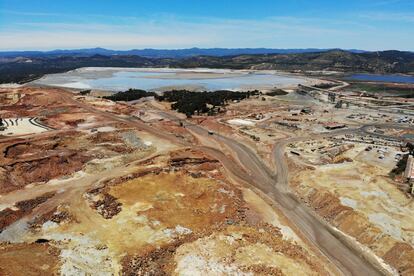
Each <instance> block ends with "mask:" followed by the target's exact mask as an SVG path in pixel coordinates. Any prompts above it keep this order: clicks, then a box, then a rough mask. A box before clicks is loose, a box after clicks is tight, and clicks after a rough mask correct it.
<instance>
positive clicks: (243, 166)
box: [6, 91, 384, 275]
mask: <svg viewBox="0 0 414 276" xmlns="http://www.w3.org/2000/svg"><path fill="white" fill-rule="evenodd" d="M61 96H62V100H64V101H68V102H71V103H73V104H74V105H76V106H78V107H81V108H83V109H85V110H87V111H89V112H91V113H94V114H98V115H100V116H103V117H105V118H108V119H110V120H113V121H117V122H122V123H124V124H127V125H129V126H131V127H134V128H137V129H139V130H143V131H146V132H149V133H151V134H152V135H154V136H156V137H158V138H161V139H165V140H168V141H170V142H172V143H174V144H176V145H179V146H183V147H196V148H198V149H200V150H202V151H204V152H205V153H206V154H209V155H211V156H212V157H214V158H216V159H218V160H219V161H220V162H221V163H222V165H223V166H224V168H225V169H226V170H227V172H228V173H229V174H230V175H231V177H232V178H234V179H238V180H241V181H243V182H245V183H247V184H249V185H252V186H254V187H256V188H258V189H260V190H261V191H262V192H263V193H265V194H266V195H267V196H268V197H269V198H270V199H272V200H273V201H274V202H275V203H276V204H277V206H278V207H279V209H280V210H281V211H282V212H283V213H284V215H285V216H286V217H287V218H288V219H289V220H290V221H291V222H292V223H293V224H294V225H296V227H297V228H298V229H300V231H301V232H302V234H303V235H304V236H305V237H306V238H307V239H308V240H309V241H310V242H311V243H313V244H314V245H315V246H316V247H317V248H319V250H320V251H321V252H322V253H323V254H324V255H325V256H326V257H327V258H328V259H329V260H330V261H331V262H332V263H333V264H334V265H335V266H336V267H337V268H338V270H339V271H340V272H342V273H343V274H344V275H381V274H384V273H383V272H382V271H381V270H380V268H379V267H375V266H373V265H372V264H371V263H370V262H368V261H366V260H365V259H364V258H362V257H361V256H360V254H359V252H357V251H356V250H355V249H354V248H352V247H351V246H350V245H349V244H347V243H345V242H343V241H342V240H341V239H339V238H338V236H337V235H336V233H335V231H334V230H333V229H332V227H330V226H329V225H328V224H326V223H325V222H323V221H322V220H321V219H320V218H319V217H318V216H317V215H316V214H315V213H314V212H313V211H312V210H311V209H309V208H308V207H307V206H306V205H305V204H304V203H302V202H301V201H300V200H298V199H297V198H296V196H294V195H293V193H292V192H291V191H290V189H289V186H288V167H287V162H286V157H285V146H286V145H287V144H288V143H291V142H295V141H300V140H306V139H316V138H320V137H323V136H336V135H340V134H345V133H361V134H366V133H365V131H366V129H362V128H360V129H350V130H340V131H336V132H331V133H329V134H322V135H314V136H312V137H303V138H293V139H285V140H282V141H280V142H279V143H277V144H276V145H275V147H274V150H273V157H274V160H275V161H274V162H275V165H276V168H277V174H276V173H274V172H272V171H271V170H270V169H269V167H268V166H267V165H266V164H264V163H263V161H262V160H261V159H260V158H259V157H258V156H257V154H256V153H255V152H254V151H253V150H252V149H250V148H249V147H248V146H246V145H244V144H242V143H240V142H238V141H235V140H233V139H231V138H229V137H226V136H223V135H220V134H214V135H209V133H208V130H206V129H204V128H202V127H200V126H198V125H195V124H191V123H189V122H185V127H186V129H188V130H189V131H190V132H191V133H192V134H193V135H194V136H196V137H197V138H198V140H199V142H200V144H201V145H199V146H197V145H192V144H189V143H188V142H186V141H184V140H183V139H181V138H179V137H176V136H175V135H174V134H172V133H169V132H166V131H164V130H162V129H155V128H153V127H151V126H149V125H147V124H145V123H144V122H142V121H139V120H138V119H136V118H133V117H121V116H118V115H115V114H111V113H108V112H104V111H100V110H97V109H95V108H93V107H92V106H90V105H88V104H85V103H81V102H79V101H77V100H75V99H74V98H73V94H72V93H71V92H68V91H61ZM158 112H159V113H160V115H162V116H164V117H166V118H168V119H171V120H181V119H179V118H178V117H175V115H173V114H172V113H170V112H165V111H160V110H158ZM226 152H228V153H229V155H231V156H229V155H226ZM6 197H7V196H6Z"/></svg>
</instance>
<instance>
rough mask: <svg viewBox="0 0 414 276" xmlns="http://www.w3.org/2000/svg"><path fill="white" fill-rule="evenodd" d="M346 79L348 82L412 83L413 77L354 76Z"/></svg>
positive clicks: (413, 81)
mask: <svg viewBox="0 0 414 276" xmlns="http://www.w3.org/2000/svg"><path fill="white" fill-rule="evenodd" d="M347 79H348V80H359V81H378V82H397V83H414V76H404V75H375V74H354V75H351V76H349V77H348V78H347Z"/></svg>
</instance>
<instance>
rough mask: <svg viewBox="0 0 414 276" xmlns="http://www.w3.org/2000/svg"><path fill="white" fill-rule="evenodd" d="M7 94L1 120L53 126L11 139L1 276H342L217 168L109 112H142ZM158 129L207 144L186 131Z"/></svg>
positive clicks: (56, 93) (1, 167) (0, 155)
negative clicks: (31, 120) (30, 120)
mask: <svg viewBox="0 0 414 276" xmlns="http://www.w3.org/2000/svg"><path fill="white" fill-rule="evenodd" d="M0 95H1V96H0V101H1V102H0V103H1V104H4V106H5V108H4V109H2V110H1V111H0V112H1V113H0V114H1V116H2V118H8V117H10V118H11V117H13V118H15V117H20V116H27V117H32V116H36V117H39V118H40V120H41V121H42V122H43V123H44V124H45V125H47V126H49V127H50V128H51V129H49V130H47V131H44V132H42V133H34V134H26V135H23V136H22V135H20V136H11V137H7V138H6V137H0V274H2V275H56V274H60V275H119V274H122V275H165V274H168V275H169V274H172V275H229V274H238V275H239V274H240V275H244V274H246V275H252V274H253V275H297V274H298V273H299V274H307V275H331V274H335V270H333V269H332V268H331V267H332V266H331V264H330V263H328V262H327V261H326V260H325V259H324V258H322V257H321V255H320V253H319V252H318V251H316V250H315V249H314V248H313V247H312V246H311V245H309V243H308V242H307V241H306V240H304V239H303V238H302V237H301V235H300V234H298V233H297V230H296V229H294V228H293V227H292V226H291V225H290V223H289V220H288V218H286V217H284V216H283V215H282V214H281V213H280V212H279V211H278V210H277V209H275V207H273V206H271V205H270V204H269V203H268V201H267V200H264V199H262V197H261V196H259V195H258V194H257V193H256V192H255V191H253V190H251V189H249V188H248V187H244V186H241V185H240V184H239V183H237V182H235V181H234V180H232V179H230V178H229V177H228V176H227V172H226V171H225V170H224V168H223V167H222V165H221V163H220V162H219V161H218V160H216V159H214V158H212V157H210V156H208V155H206V154H204V153H202V152H201V151H199V150H196V149H192V148H188V147H183V146H182V145H177V144H174V143H172V142H171V141H169V140H166V139H164V138H160V137H158V136H155V135H154V134H153V133H149V132H147V131H144V130H142V129H139V128H138V127H134V125H132V124H130V123H129V121H125V120H124V121H123V120H117V118H118V117H114V116H107V115H106V113H105V112H107V113H109V114H113V115H116V116H119V118H126V117H127V116H128V114H130V113H135V112H137V111H138V110H137V108H139V107H131V106H128V105H126V104H115V103H112V102H108V101H106V100H100V99H97V98H93V97H77V98H75V100H74V98H73V97H72V96H70V95H69V96H68V94H67V93H66V92H65V93H62V92H61V91H60V90H58V89H42V88H28V87H24V88H17V89H10V90H7V89H3V90H1V91H0ZM16 95H18V96H16ZM77 102H79V103H80V104H77ZM153 124H154V125H155V124H156V127H159V129H163V130H166V131H167V132H168V133H170V134H171V136H172V137H177V138H179V139H182V140H183V141H186V142H188V143H191V144H193V145H196V143H197V141H196V139H195V138H194V137H193V136H192V135H191V134H189V133H188V132H187V131H185V130H183V129H182V128H179V127H177V124H176V123H173V122H169V121H156V122H155V121H154V122H153Z"/></svg>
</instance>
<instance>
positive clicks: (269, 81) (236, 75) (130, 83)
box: [32, 67, 311, 91]
mask: <svg viewBox="0 0 414 276" xmlns="http://www.w3.org/2000/svg"><path fill="white" fill-rule="evenodd" d="M309 81H311V80H309V79H306V78H301V77H297V76H292V75H288V74H282V73H276V72H274V71H260V72H259V71H247V70H226V69H167V68H164V69H163V68H161V69H160V68H92V67H89V68H80V69H76V70H73V71H70V72H66V73H61V74H50V75H46V76H44V77H43V78H41V79H39V80H36V81H34V82H32V83H34V84H41V85H50V86H60V87H68V88H77V89H100V90H107V91H123V90H127V89H129V88H137V89H144V90H155V91H164V90H168V89H184V88H185V89H190V90H206V91H213V90H220V89H228V90H250V89H271V88H274V87H279V88H280V87H291V86H295V85H297V84H308V82H309Z"/></svg>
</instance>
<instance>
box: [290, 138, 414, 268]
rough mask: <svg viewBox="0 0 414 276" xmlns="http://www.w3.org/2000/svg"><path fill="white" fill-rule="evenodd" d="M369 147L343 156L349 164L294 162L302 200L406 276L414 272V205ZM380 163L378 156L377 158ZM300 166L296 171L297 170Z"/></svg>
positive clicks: (293, 181) (294, 182)
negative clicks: (303, 165)
mask: <svg viewBox="0 0 414 276" xmlns="http://www.w3.org/2000/svg"><path fill="white" fill-rule="evenodd" d="M365 147H366V146H362V147H361V146H357V147H355V148H352V149H350V150H349V151H347V152H344V153H343V154H341V156H343V157H344V158H346V160H347V161H346V162H343V163H333V164H332V163H331V164H329V163H328V164H325V165H318V166H314V167H309V166H308V167H307V169H304V167H302V166H299V167H298V164H293V163H291V166H290V167H291V168H292V169H295V172H293V173H292V179H291V181H290V182H291V186H292V187H293V188H294V189H295V191H296V193H297V194H298V196H300V197H301V198H302V199H303V200H304V201H305V202H307V203H308V204H309V205H310V206H312V207H313V208H314V209H315V210H316V211H317V213H318V214H319V215H320V216H322V217H323V218H324V219H326V220H327V221H329V222H330V223H331V224H332V225H334V226H335V227H337V228H338V229H339V230H340V231H342V232H343V233H345V234H347V235H349V236H351V237H353V238H355V239H356V240H357V241H358V242H359V243H361V244H362V245H365V246H367V247H368V248H369V249H371V250H372V251H373V252H374V253H375V254H376V255H377V256H379V257H381V258H382V259H383V260H384V261H385V263H387V264H389V265H391V266H392V267H394V268H395V269H396V270H397V271H398V272H399V273H401V274H403V275H412V274H413V273H414V265H413V262H412V260H413V258H414V248H413V245H414V219H413V217H414V202H413V201H412V198H410V197H408V196H407V195H406V194H404V193H403V192H402V191H401V190H400V189H398V187H397V184H396V183H395V182H394V181H393V180H392V179H391V178H390V177H389V175H388V173H389V172H390V169H389V168H388V169H386V168H384V167H383V166H377V165H375V164H376V163H373V162H372V161H371V159H370V158H368V157H369V156H368V155H369V154H371V155H375V154H377V153H376V152H373V153H370V152H366V151H365V150H364V149H365ZM377 159H378V158H377ZM295 167H296V168H295Z"/></svg>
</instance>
